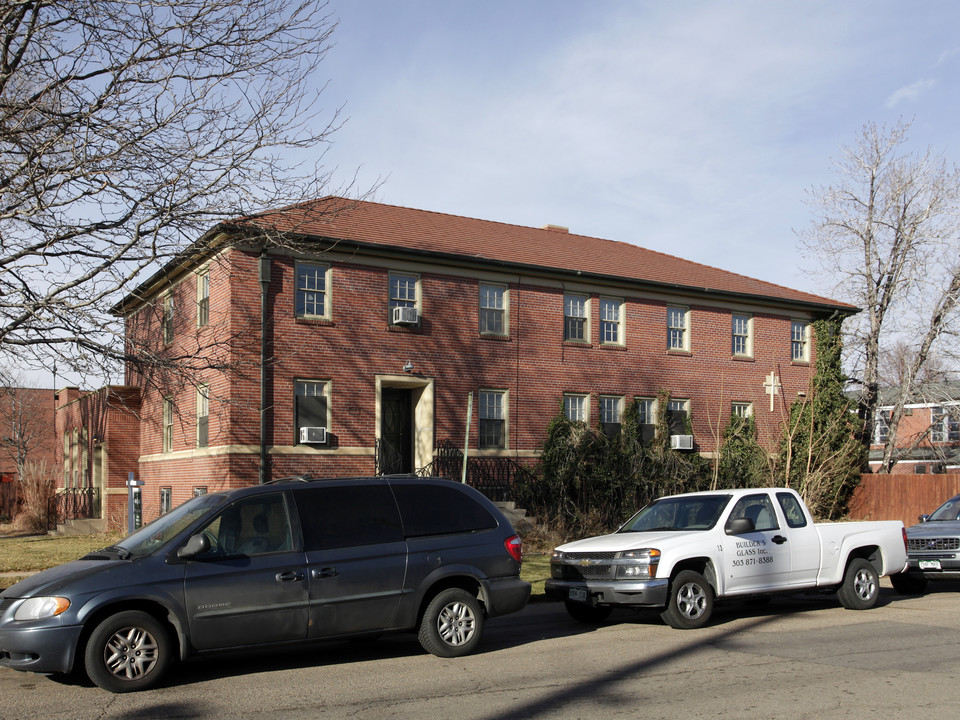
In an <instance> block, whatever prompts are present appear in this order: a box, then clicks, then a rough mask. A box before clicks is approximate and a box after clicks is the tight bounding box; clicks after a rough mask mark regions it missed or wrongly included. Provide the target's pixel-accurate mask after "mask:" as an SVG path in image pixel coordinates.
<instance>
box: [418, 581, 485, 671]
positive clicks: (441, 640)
mask: <svg viewBox="0 0 960 720" xmlns="http://www.w3.org/2000/svg"><path fill="white" fill-rule="evenodd" d="M482 632H483V608H482V607H481V606H480V601H479V600H477V598H475V597H474V596H473V595H471V594H470V593H468V592H467V591H466V590H461V589H460V588H449V589H447V590H444V591H442V592H440V593H437V595H436V597H434V598H433V600H431V601H430V604H429V605H427V609H426V610H425V611H424V613H423V619H422V620H421V621H420V632H419V634H418V636H417V637H418V638H419V640H420V644H421V645H422V646H423V649H424V650H426V651H427V652H428V653H432V654H433V655H436V656H438V657H460V656H461V655H467V654H469V653H471V652H473V650H474V648H476V647H477V644H478V643H479V642H480V635H481V634H482Z"/></svg>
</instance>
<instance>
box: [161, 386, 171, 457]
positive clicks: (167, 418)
mask: <svg viewBox="0 0 960 720" xmlns="http://www.w3.org/2000/svg"><path fill="white" fill-rule="evenodd" d="M171 450H173V398H169V397H165V398H164V399H163V452H165V453H168V452H170V451H171Z"/></svg>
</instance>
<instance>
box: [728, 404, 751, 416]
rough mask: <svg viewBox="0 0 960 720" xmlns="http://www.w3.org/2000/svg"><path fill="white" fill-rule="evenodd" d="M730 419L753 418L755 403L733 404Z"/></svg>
mask: <svg viewBox="0 0 960 720" xmlns="http://www.w3.org/2000/svg"><path fill="white" fill-rule="evenodd" d="M730 417H735V418H748V417H753V403H750V402H735V403H731V404H730Z"/></svg>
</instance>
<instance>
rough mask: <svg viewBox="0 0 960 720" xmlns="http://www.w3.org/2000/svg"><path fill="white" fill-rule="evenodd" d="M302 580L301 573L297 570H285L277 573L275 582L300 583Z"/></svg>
mask: <svg viewBox="0 0 960 720" xmlns="http://www.w3.org/2000/svg"><path fill="white" fill-rule="evenodd" d="M301 580H303V573H302V572H300V571H299V570H285V571H284V572H278V573H277V582H282V583H285V582H300V581H301Z"/></svg>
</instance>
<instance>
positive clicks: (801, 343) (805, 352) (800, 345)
mask: <svg viewBox="0 0 960 720" xmlns="http://www.w3.org/2000/svg"><path fill="white" fill-rule="evenodd" d="M790 359H791V360H794V361H796V362H807V361H809V360H810V342H809V326H808V325H807V323H805V322H803V321H801V320H794V321H793V322H791V323H790Z"/></svg>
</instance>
